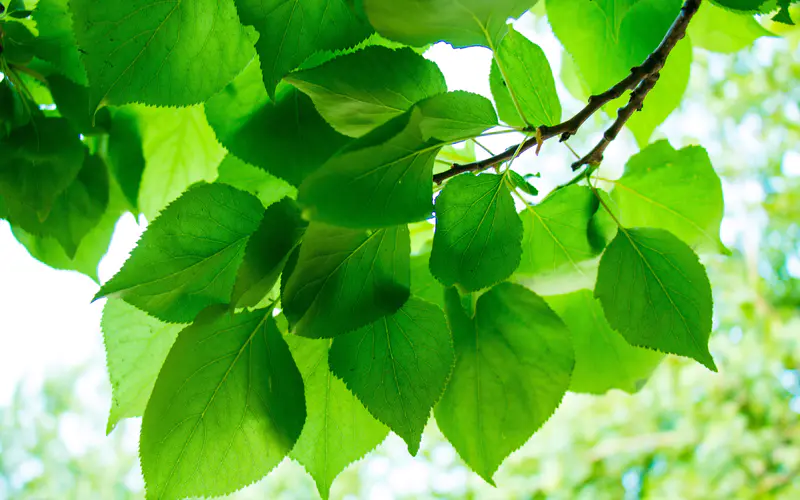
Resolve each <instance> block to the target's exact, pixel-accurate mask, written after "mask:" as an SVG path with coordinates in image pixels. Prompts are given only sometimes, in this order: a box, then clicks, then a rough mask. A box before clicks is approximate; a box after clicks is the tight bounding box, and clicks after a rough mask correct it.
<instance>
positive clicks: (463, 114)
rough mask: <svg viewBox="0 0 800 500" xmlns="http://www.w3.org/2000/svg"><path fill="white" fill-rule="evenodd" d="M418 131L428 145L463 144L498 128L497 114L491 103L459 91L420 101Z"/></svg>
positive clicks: (469, 93) (418, 105) (480, 97)
mask: <svg viewBox="0 0 800 500" xmlns="http://www.w3.org/2000/svg"><path fill="white" fill-rule="evenodd" d="M415 112H418V120H419V128H420V131H421V132H422V138H423V139H425V140H426V141H427V140H429V139H432V138H433V139H437V140H439V141H441V142H443V143H451V142H460V141H463V140H466V139H471V138H473V137H477V136H479V135H481V134H482V133H483V132H484V131H486V130H487V129H490V128H492V127H494V126H496V125H497V114H496V113H495V112H494V108H493V107H492V103H491V101H489V99H487V98H485V97H483V96H480V95H478V94H473V93H471V92H465V91H463V90H456V91H454V92H448V93H446V94H439V95H437V96H434V97H431V98H428V99H425V100H423V101H420V102H419V103H418V104H417V106H416V110H415Z"/></svg>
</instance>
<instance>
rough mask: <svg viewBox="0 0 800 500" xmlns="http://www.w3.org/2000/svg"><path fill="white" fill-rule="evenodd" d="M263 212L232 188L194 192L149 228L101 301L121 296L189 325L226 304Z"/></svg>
mask: <svg viewBox="0 0 800 500" xmlns="http://www.w3.org/2000/svg"><path fill="white" fill-rule="evenodd" d="M263 213H264V209H263V208H262V206H261V202H259V201H258V199H257V198H256V197H255V196H253V195H250V194H247V193H245V192H243V191H239V190H237V189H234V188H232V187H230V186H226V185H224V184H198V185H196V186H194V187H192V188H190V189H189V190H188V191H186V193H185V194H184V195H183V196H181V197H180V198H178V199H177V200H176V201H175V202H174V203H172V204H171V205H169V206H168V207H167V208H166V209H164V211H163V212H162V213H161V214H160V215H159V216H158V217H157V218H156V219H155V220H154V221H153V222H152V223H151V224H150V225H149V226H148V228H147V231H145V233H144V234H143V235H142V238H141V240H139V244H138V245H137V246H136V248H135V249H134V250H133V252H132V253H131V256H130V258H129V259H128V260H127V262H125V265H124V266H123V267H122V269H121V270H120V271H119V272H118V273H117V274H116V275H114V277H113V278H111V279H110V280H109V281H108V282H107V283H105V284H104V285H103V286H102V287H101V288H100V291H99V292H98V293H97V297H106V296H108V297H111V296H113V297H121V298H123V299H124V300H125V301H126V302H128V303H129V304H132V305H134V306H136V307H138V308H140V309H142V310H143V311H146V312H147V313H149V314H151V315H152V316H155V317H156V318H159V319H161V320H163V321H167V322H175V323H188V322H191V321H192V320H193V319H194V318H195V316H196V315H197V314H198V313H199V312H200V311H201V310H203V309H204V308H205V307H207V306H209V305H213V304H227V303H228V301H229V300H230V297H231V291H232V290H233V285H234V281H235V279H236V272H237V269H238V267H239V264H240V263H241V261H242V258H243V256H244V252H245V247H246V245H247V241H248V238H249V237H250V235H251V234H252V233H253V232H254V231H255V230H256V228H258V225H259V223H260V222H261V217H262V215H263ZM208 222H212V223H211V224H209V223H208Z"/></svg>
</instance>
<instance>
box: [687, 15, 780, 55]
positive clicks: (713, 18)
mask: <svg viewBox="0 0 800 500" xmlns="http://www.w3.org/2000/svg"><path fill="white" fill-rule="evenodd" d="M688 31H689V36H691V37H692V44H694V46H695V47H700V48H702V49H706V50H710V51H712V52H722V53H725V54H729V53H733V52H738V51H740V50H742V49H744V48H745V47H749V46H750V45H752V44H753V42H755V41H756V40H757V39H758V38H761V37H762V36H772V33H770V32H769V31H767V30H766V29H765V28H764V27H763V26H761V25H760V24H759V23H758V21H756V20H755V18H754V17H753V15H752V14H742V13H737V12H731V11H729V10H726V9H721V8H719V7H717V6H715V5H714V4H713V3H710V2H703V4H702V5H701V6H700V10H698V11H697V14H695V16H694V18H693V19H692V22H691V23H690V24H689V28H688Z"/></svg>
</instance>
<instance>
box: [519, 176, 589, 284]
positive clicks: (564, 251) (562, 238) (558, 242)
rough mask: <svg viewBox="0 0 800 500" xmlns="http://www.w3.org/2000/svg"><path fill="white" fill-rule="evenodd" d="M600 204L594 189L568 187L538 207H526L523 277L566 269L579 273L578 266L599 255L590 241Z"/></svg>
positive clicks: (523, 224) (549, 197) (520, 266)
mask: <svg viewBox="0 0 800 500" xmlns="http://www.w3.org/2000/svg"><path fill="white" fill-rule="evenodd" d="M597 208H598V202H597V199H596V198H595V197H594V194H592V191H591V189H589V188H588V187H585V186H568V187H565V188H563V189H559V190H557V191H555V192H553V193H552V194H550V195H549V196H547V198H545V199H544V200H542V202H541V203H539V204H538V205H530V206H527V207H525V210H523V211H522V212H521V213H520V217H521V218H522V227H523V236H522V259H521V263H520V265H519V268H518V269H517V273H520V274H531V275H533V274H539V273H547V272H555V271H558V270H559V269H562V268H563V267H564V266H569V267H570V268H571V270H578V271H579V267H578V264H579V263H580V262H582V261H584V260H587V259H591V258H592V257H594V256H596V255H597V253H598V252H597V251H596V249H595V248H593V246H592V242H591V240H590V229H589V224H590V221H591V219H592V217H593V216H594V214H595V212H597Z"/></svg>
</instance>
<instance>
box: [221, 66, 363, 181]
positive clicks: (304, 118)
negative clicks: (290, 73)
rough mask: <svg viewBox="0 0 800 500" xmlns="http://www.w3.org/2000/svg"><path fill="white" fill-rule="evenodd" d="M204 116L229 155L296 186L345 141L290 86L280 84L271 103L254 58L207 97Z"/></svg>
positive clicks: (300, 94)
mask: <svg viewBox="0 0 800 500" xmlns="http://www.w3.org/2000/svg"><path fill="white" fill-rule="evenodd" d="M206 115H207V116H208V122H209V123H210V124H211V127H212V128H213V129H214V132H215V133H216V135H217V138H218V139H219V141H220V142H221V143H222V145H223V146H225V147H226V148H227V149H228V151H230V152H231V153H233V154H234V155H236V156H238V157H239V158H241V159H242V160H244V161H246V162H247V163H249V164H251V165H255V166H257V167H260V168H262V169H264V170H266V171H267V172H269V173H270V174H272V175H275V176H277V177H280V178H281V179H284V180H286V181H287V182H289V183H290V184H292V185H294V186H298V185H300V183H301V182H302V181H303V179H305V178H306V176H308V174H310V173H311V172H313V171H315V170H317V169H318V168H319V167H320V166H322V164H323V163H325V161H326V160H327V159H328V158H330V157H331V155H333V153H335V152H336V151H337V150H338V149H340V148H341V147H342V146H344V145H345V144H346V143H347V142H348V141H349V139H348V138H347V137H345V136H343V135H341V134H339V133H338V132H336V131H335V130H333V129H332V128H331V126H330V125H328V124H327V123H326V122H325V120H323V119H322V117H321V116H320V115H319V113H317V110H316V109H314V104H313V103H312V102H311V99H309V98H308V96H306V95H305V94H303V93H302V92H300V91H299V90H297V89H296V88H294V87H292V86H291V85H289V84H287V83H282V84H280V85H278V88H277V90H276V93H275V97H274V99H270V97H269V95H267V91H266V90H265V89H264V84H263V82H262V81H261V72H260V71H259V65H258V60H255V61H253V62H252V63H250V65H249V66H248V67H247V69H245V71H244V72H243V73H242V74H241V75H239V77H237V78H236V80H234V81H233V82H232V83H231V84H230V85H228V86H227V87H225V89H224V90H223V91H222V92H220V93H219V94H217V95H216V96H214V97H212V98H211V99H209V101H208V102H207V103H206Z"/></svg>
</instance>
